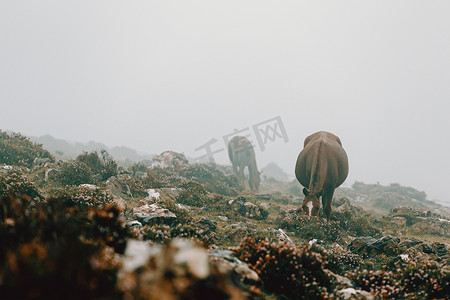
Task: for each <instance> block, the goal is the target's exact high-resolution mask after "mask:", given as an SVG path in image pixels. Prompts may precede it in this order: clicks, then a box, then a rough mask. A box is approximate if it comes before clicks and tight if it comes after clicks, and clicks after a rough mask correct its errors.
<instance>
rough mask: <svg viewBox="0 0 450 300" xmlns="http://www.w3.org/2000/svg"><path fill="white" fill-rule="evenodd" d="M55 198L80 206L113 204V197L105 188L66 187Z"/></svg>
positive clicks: (57, 192)
mask: <svg viewBox="0 0 450 300" xmlns="http://www.w3.org/2000/svg"><path fill="white" fill-rule="evenodd" d="M55 196H56V197H58V198H65V199H71V201H72V202H73V203H74V204H76V205H78V206H80V207H85V206H100V207H101V206H103V205H106V204H109V203H111V202H112V196H111V195H110V194H109V193H108V192H107V191H106V190H105V189H103V188H100V187H96V186H89V185H80V186H66V187H64V189H62V190H57V191H56V192H55Z"/></svg>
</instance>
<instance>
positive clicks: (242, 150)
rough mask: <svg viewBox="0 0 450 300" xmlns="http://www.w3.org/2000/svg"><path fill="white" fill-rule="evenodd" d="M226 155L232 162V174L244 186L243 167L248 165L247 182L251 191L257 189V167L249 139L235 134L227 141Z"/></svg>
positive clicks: (258, 181)
mask: <svg viewBox="0 0 450 300" xmlns="http://www.w3.org/2000/svg"><path fill="white" fill-rule="evenodd" d="M228 156H229V157H230V160H231V163H232V164H233V171H234V174H236V176H237V177H238V178H239V182H240V183H241V185H242V186H244V187H245V177H244V169H245V167H248V173H249V180H248V184H249V186H250V189H251V190H252V191H253V192H257V191H258V189H259V183H260V181H261V179H260V178H259V172H258V168H257V167H256V159H255V150H254V149H253V146H252V144H251V143H250V141H249V140H248V139H247V138H245V137H243V136H235V137H233V138H232V139H231V140H230V142H229V143H228Z"/></svg>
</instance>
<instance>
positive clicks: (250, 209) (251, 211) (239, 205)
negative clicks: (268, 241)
mask: <svg viewBox="0 0 450 300" xmlns="http://www.w3.org/2000/svg"><path fill="white" fill-rule="evenodd" d="M228 205H230V206H231V209H232V210H234V211H236V212H238V213H239V214H241V215H242V216H244V217H247V218H251V219H256V220H261V219H264V215H263V213H262V212H261V208H260V207H259V206H258V205H256V204H253V203H251V202H247V201H245V199H242V198H237V199H232V200H230V201H228Z"/></svg>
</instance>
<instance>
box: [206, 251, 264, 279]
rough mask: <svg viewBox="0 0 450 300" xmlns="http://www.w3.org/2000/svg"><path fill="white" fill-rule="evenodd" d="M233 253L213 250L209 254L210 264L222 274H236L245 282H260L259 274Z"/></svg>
mask: <svg viewBox="0 0 450 300" xmlns="http://www.w3.org/2000/svg"><path fill="white" fill-rule="evenodd" d="M234 254H235V253H234V252H233V251H229V250H211V251H210V252H209V255H210V260H209V261H210V262H211V264H212V265H215V266H216V267H217V268H219V270H221V273H230V272H231V273H235V274H237V275H238V277H239V279H240V280H241V281H243V282H255V281H259V276H258V274H257V273H256V272H255V271H253V270H252V269H250V267H249V266H248V265H247V264H246V263H244V262H242V261H241V260H239V259H238V258H236V257H235V256H234Z"/></svg>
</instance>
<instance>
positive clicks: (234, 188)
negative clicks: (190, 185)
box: [180, 164, 241, 196]
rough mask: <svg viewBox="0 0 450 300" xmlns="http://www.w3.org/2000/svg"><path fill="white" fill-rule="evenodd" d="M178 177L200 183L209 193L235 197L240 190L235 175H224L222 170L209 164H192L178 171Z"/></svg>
mask: <svg viewBox="0 0 450 300" xmlns="http://www.w3.org/2000/svg"><path fill="white" fill-rule="evenodd" d="M180 176H182V177H185V178H187V179H189V180H193V181H197V182H199V183H202V184H203V185H204V187H205V189H206V190H207V191H208V192H210V193H218V194H222V195H227V196H236V195H237V194H238V192H239V191H240V190H241V187H240V185H239V180H238V178H237V177H236V176H235V175H225V173H224V172H223V171H222V170H219V169H217V168H215V167H214V166H212V165H209V164H192V165H189V166H187V167H185V168H183V169H182V170H181V171H180Z"/></svg>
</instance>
